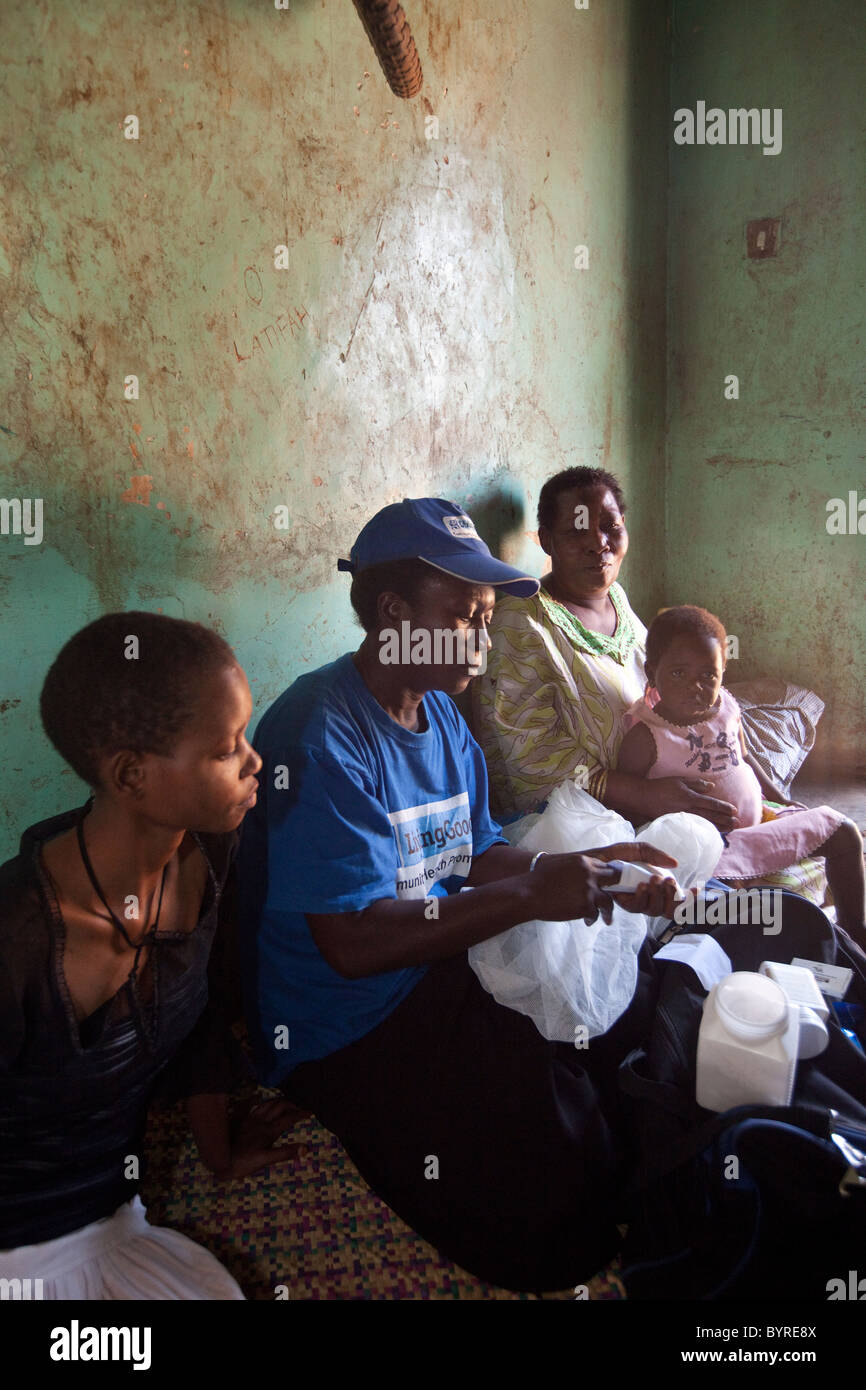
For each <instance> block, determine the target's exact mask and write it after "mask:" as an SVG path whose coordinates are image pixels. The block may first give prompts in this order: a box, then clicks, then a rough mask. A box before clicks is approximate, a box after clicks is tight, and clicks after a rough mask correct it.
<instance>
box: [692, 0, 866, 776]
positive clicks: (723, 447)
mask: <svg viewBox="0 0 866 1390" xmlns="http://www.w3.org/2000/svg"><path fill="white" fill-rule="evenodd" d="M673 20H674V23H673V33H672V49H671V74H672V96H673V101H672V109H674V110H676V109H679V108H686V107H690V108H691V109H692V110H695V108H696V103H697V102H698V101H699V100H702V101H704V102H705V103H706V106H707V108H710V107H719V108H724V109H730V108H739V107H745V108H750V107H757V108H768V109H772V108H781V110H782V113H783V114H782V126H781V129H782V149H781V152H780V153H779V154H777V155H764V154H763V152H762V146H736V145H735V146H731V145H716V146H713V147H711V146H709V145H706V146H704V147H700V146H698V145H694V146H686V145H683V146H681V147H675V146H672V148H671V157H670V166H669V167H670V179H671V184H670V187H671V199H670V257H669V281H668V296H669V309H670V317H669V352H670V373H669V412H670V437H669V457H668V474H667V485H666V500H667V521H666V536H667V554H668V563H667V579H668V585H667V590H668V602H670V603H675V602H680V603H682V602H696V603H701V604H703V605H704V606H706V607H708V608H710V609H712V610H713V611H714V612H716V613H718V615H719V616H720V617H721V618H722V620H723V622H724V623H725V625H726V627H727V629H728V631H729V632H730V633H732V634H735V635H738V637H739V642H740V658H739V668H740V669H739V671H738V673H737V674H738V675H739V676H740V678H752V677H753V676H756V675H761V674H769V675H777V676H781V677H785V678H787V679H788V680H792V681H797V682H799V683H801V684H805V685H807V686H810V687H811V688H812V689H814V690H816V691H817V692H818V693H819V694H820V695H821V696H822V698H823V699H824V700H825V701H826V703H827V709H826V712H825V715H824V719H823V721H822V724H821V726H820V728H819V740H820V741H819V746H818V749H817V750H816V752H817V753H818V754H819V756H823V757H824V758H826V759H829V760H830V761H831V763H832V764H834V765H835V766H836V767H837V768H841V769H842V770H844V771H847V772H850V771H851V770H852V769H856V768H859V769H860V771H861V772H863V773H866V754H864V751H863V729H864V726H866V616H864V594H866V454H864V443H863V441H864V407H866V374H864V357H866V351H864V350H866V335H864V318H866V287H864V264H866V244H864V207H866V161H864V158H863V151H864V144H866V115H864V111H866V108H864V103H863V56H864V37H863V9H862V5H860V4H859V3H856V0H824V2H823V3H822V4H820V5H815V4H812V3H810V0H771V3H767V4H761V5H755V4H753V3H751V0H731V3H729V4H726V5H718V4H714V3H711V0H674V6H673ZM757 218H779V219H781V240H780V246H779V251H778V255H777V256H776V257H774V258H769V259H765V260H750V259H747V257H746V236H745V225H746V223H747V222H748V221H750V220H752V219H757ZM729 374H735V375H737V376H738V377H739V400H733V399H732V400H726V399H725V397H724V381H725V377H726V376H728V375H729ZM852 491H853V492H854V493H856V495H857V498H858V499H859V500H860V501H861V502H862V503H863V511H864V517H863V519H862V525H863V532H864V534H853V535H852V534H845V535H830V534H828V532H827V521H828V519H829V514H828V511H827V503H828V501H829V500H830V499H832V498H839V499H844V501H845V503H846V510H847V503H848V497H849V492H852Z"/></svg>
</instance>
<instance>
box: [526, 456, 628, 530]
mask: <svg viewBox="0 0 866 1390" xmlns="http://www.w3.org/2000/svg"><path fill="white" fill-rule="evenodd" d="M574 487H579V488H585V487H606V488H610V490H611V492H612V493H613V495H614V497H615V498H616V505H617V506H618V507H619V509H620V511H621V512H622V515H623V516H625V496H624V494H623V490H622V487H621V485H620V481H619V479H618V478H615V477H614V475H613V474H612V473H608V472H607V471H606V470H605V469H604V468H565V469H563V471H562V472H561V473H554V475H553V477H552V478H548V480H547V482H546V483H545V484H544V486H543V488H542V489H541V492H540V493H539V494H538V525H539V528H540V527H542V526H544V527H546V528H547V529H548V530H549V529H550V528H551V526H552V525H553V524H554V521H555V520H556V499H557V498H558V497H559V494H560V493H561V492H568V491H569V490H570V489H571V488H574Z"/></svg>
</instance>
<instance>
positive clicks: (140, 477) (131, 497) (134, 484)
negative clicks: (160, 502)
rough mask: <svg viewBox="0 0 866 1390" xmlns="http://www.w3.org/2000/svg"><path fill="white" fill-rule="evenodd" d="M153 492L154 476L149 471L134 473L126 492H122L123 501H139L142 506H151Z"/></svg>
mask: <svg viewBox="0 0 866 1390" xmlns="http://www.w3.org/2000/svg"><path fill="white" fill-rule="evenodd" d="M152 492H153V478H152V477H151V476H150V474H149V473H133V475H132V477H131V478H130V480H129V487H128V488H127V489H126V492H122V493H121V494H120V500H121V502H138V503H140V504H141V506H142V507H149V506H150V494H151V493H152Z"/></svg>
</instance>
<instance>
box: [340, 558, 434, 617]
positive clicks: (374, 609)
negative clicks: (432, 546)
mask: <svg viewBox="0 0 866 1390" xmlns="http://www.w3.org/2000/svg"><path fill="white" fill-rule="evenodd" d="M437 573H438V571H437V570H436V569H435V568H434V567H433V566H432V565H428V564H427V561H426V560H420V559H409V560H386V561H384V562H383V563H382V564H381V565H367V567H366V569H362V570H359V571H358V573H357V574H355V575H353V576H352V587H351V589H350V591H349V602H350V603H351V605H352V607H353V608H354V610H355V614H356V616H357V618H358V621H359V622H360V624H361V626H362V627H363V629H364V631H365V632H375V631H376V630H377V629H378V626H379V595H380V594H384V593H386V592H387V591H389V590H390V592H392V593H395V594H399V595H400V597H401V598H402V599H405V601H406V602H407V603H415V602H416V601H417V599H418V596H419V595H420V593H421V591H422V590H423V588H424V585H425V584H427V583H429V581H430V580H431V579H432V578H433V577H434V576H435V575H436V574H437Z"/></svg>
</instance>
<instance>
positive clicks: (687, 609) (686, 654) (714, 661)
mask: <svg viewBox="0 0 866 1390" xmlns="http://www.w3.org/2000/svg"><path fill="white" fill-rule="evenodd" d="M726 645H727V637H726V633H725V629H724V628H723V627H722V624H721V623H720V622H719V620H718V618H715V617H713V615H712V613H708V612H707V611H706V609H704V608H695V607H692V606H690V605H683V606H681V607H678V608H667V609H665V611H664V612H663V613H660V614H659V616H658V617H657V618H656V619H655V621H654V622H653V624H652V626H651V627H650V630H649V632H648V634H647V643H646V662H645V669H646V675H647V689H646V693H645V694H644V696H643V698H642V699H640V700H637V701H635V703H634V704H633V705H632V706H631V707H630V709H629V710H627V711H626V714H625V716H624V718H623V727H624V728H625V730H626V733H625V737H624V738H623V741H622V744H621V745H620V750H619V758H618V761H617V769H618V771H620V772H629V773H632V774H633V775H634V776H637V777H646V778H649V779H653V778H658V777H680V778H683V779H686V780H694V779H695V778H700V779H703V781H704V782H705V783H706V784H707V785H706V788H705V789H706V790H707V791H709V792H710V793H711V794H712V795H713V796H716V797H718V798H720V799H721V800H723V801H727V802H729V803H730V805H731V806H733V807H734V809H735V811H736V817H737V821H736V828H735V829H734V830H729V831H728V832H727V833H726V835H725V836H724V839H725V845H726V847H725V850H724V853H723V854H722V857H721V859H720V860H719V863H718V866H717V867H716V870H715V873H716V877H718V878H721V879H751V878H759V877H761V876H762V875H765V874H769V873H773V872H775V871H777V870H779V869H785V868H787V867H788V866H789V865H791V864H795V863H797V862H799V860H801V859H804V858H806V857H807V856H808V855H811V854H816V855H822V856H824V857H825V858H826V866H827V882H828V883H829V885H830V889H831V891H832V893H833V900H834V902H835V904H836V916H837V921H838V923H839V925H840V926H841V927H843V928H844V929H845V930H846V931H848V932H850V934H851V935H852V936H853V937H854V939H855V940H856V941H857V942H858V943H859V945H861V946H864V947H866V928H864V917H866V885H864V873H863V840H862V837H861V835H860V832H859V830H858V829H857V826H856V825H855V824H854V823H853V821H850V820H848V819H847V818H846V817H845V816H843V815H841V814H840V812H838V811H834V810H833V809H832V807H830V806H818V807H815V808H813V809H811V810H810V809H808V808H807V807H805V806H801V805H799V804H795V803H793V802H787V803H785V804H784V805H782V806H780V805H779V800H780V798H779V792H778V790H777V789H776V788H775V787H774V786H773V785H772V783H770V782H768V781H767V779H766V778H765V777H764V775H763V773H762V772H761V770H760V768H759V767H758V766H757V764H755V763H754V761H753V760H752V759H751V757H750V756H749V754H748V752H747V750H746V744H745V740H744V738H743V730H742V727H741V723H740V707H739V705H738V704H737V702H736V700H735V699H734V698H733V696H732V695H730V694H729V692H728V691H727V690H725V689H724V687H723V686H722V678H723V676H724V673H725V661H726ZM764 797H766V798H767V799H768V800H770V801H771V802H774V803H775V805H774V807H773V809H772V810H771V809H770V808H769V807H767V808H765V806H764Z"/></svg>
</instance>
